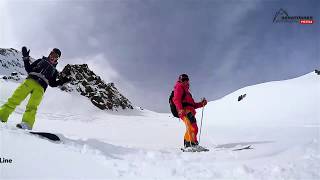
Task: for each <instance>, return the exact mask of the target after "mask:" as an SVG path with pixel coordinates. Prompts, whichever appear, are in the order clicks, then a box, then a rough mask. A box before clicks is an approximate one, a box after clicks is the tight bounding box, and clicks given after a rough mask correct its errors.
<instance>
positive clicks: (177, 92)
mask: <svg viewBox="0 0 320 180" xmlns="http://www.w3.org/2000/svg"><path fill="white" fill-rule="evenodd" d="M183 92H185V93H186V95H185V97H184V99H182V95H183ZM173 103H174V105H176V107H177V110H178V112H179V110H182V109H184V110H189V111H190V112H191V113H192V114H193V115H196V110H195V109H197V108H200V107H202V103H201V102H198V103H196V102H194V100H193V98H192V95H191V93H190V91H189V84H187V85H184V84H182V83H181V82H180V81H177V82H176V85H175V86H174V96H173ZM182 103H188V104H189V105H188V106H186V107H183V106H182Z"/></svg>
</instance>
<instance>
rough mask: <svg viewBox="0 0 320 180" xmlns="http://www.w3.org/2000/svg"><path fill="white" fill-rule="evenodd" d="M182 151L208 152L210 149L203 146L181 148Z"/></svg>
mask: <svg viewBox="0 0 320 180" xmlns="http://www.w3.org/2000/svg"><path fill="white" fill-rule="evenodd" d="M181 151H182V152H208V151H209V149H207V148H204V147H201V148H190V147H188V148H181Z"/></svg>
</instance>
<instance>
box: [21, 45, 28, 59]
mask: <svg viewBox="0 0 320 180" xmlns="http://www.w3.org/2000/svg"><path fill="white" fill-rule="evenodd" d="M21 51H22V56H23V57H24V58H23V60H24V59H25V58H29V57H30V56H29V53H30V49H29V50H28V49H27V47H25V46H23V47H22V50H21Z"/></svg>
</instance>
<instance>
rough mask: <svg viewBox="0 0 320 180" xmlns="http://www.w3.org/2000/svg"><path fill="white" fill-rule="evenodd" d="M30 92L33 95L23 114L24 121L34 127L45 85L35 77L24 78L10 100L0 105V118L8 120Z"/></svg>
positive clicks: (4, 120) (3, 120)
mask: <svg viewBox="0 0 320 180" xmlns="http://www.w3.org/2000/svg"><path fill="white" fill-rule="evenodd" d="M29 94H31V96H30V99H29V102H28V104H27V107H26V111H25V112H24V114H23V117H22V122H25V123H27V124H28V125H29V126H30V127H31V128H32V127H33V124H34V121H35V118H36V113H37V109H38V106H39V104H40V103H41V100H42V97H43V94H44V89H43V87H42V86H41V85H40V84H39V83H38V82H36V81H35V80H33V79H26V80H24V82H23V83H21V84H20V86H19V87H18V88H17V89H16V90H15V91H14V93H13V94H12V96H11V97H10V98H9V99H8V101H7V102H6V103H5V104H4V105H2V106H1V107H0V120H1V121H2V122H7V121H8V118H9V116H10V114H11V113H12V112H13V111H14V110H15V108H16V107H17V106H18V105H19V104H20V103H21V102H22V101H23V100H24V99H25V98H26V97H27V96H28V95H29Z"/></svg>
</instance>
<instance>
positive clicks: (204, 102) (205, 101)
mask: <svg viewBox="0 0 320 180" xmlns="http://www.w3.org/2000/svg"><path fill="white" fill-rule="evenodd" d="M207 103H208V102H207V100H206V98H203V99H202V101H201V104H202V107H203V106H205V105H207Z"/></svg>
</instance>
